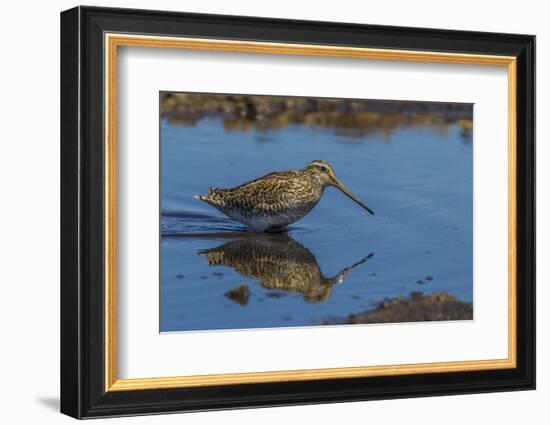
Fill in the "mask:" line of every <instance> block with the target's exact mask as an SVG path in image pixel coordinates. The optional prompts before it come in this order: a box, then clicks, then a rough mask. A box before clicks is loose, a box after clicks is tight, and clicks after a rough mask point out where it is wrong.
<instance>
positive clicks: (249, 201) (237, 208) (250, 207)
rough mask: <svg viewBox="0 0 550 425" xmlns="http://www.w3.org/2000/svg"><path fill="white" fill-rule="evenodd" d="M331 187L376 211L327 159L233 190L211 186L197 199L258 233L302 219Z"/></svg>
mask: <svg viewBox="0 0 550 425" xmlns="http://www.w3.org/2000/svg"><path fill="white" fill-rule="evenodd" d="M327 186H334V187H336V188H338V189H339V190H340V191H342V192H343V193H344V194H345V195H346V196H348V197H349V198H351V199H352V200H353V201H355V202H356V203H358V204H359V205H361V206H362V207H363V208H364V209H366V210H367V211H368V212H369V213H370V214H374V212H373V211H372V210H371V209H370V208H368V207H367V206H366V205H365V204H363V203H362V202H361V201H359V199H357V198H356V197H355V195H353V194H352V193H351V192H350V191H349V190H348V189H346V187H345V186H344V185H343V184H342V183H340V181H339V180H338V179H337V178H336V175H335V173H334V170H333V169H332V167H331V165H330V164H329V163H328V162H326V161H323V160H315V161H312V162H310V163H309V164H308V165H307V166H306V167H305V168H303V169H301V170H289V171H278V172H274V173H270V174H267V175H265V176H263V177H260V178H257V179H254V180H251V181H248V182H246V183H243V184H241V185H239V186H236V187H233V188H229V189H218V188H211V189H210V190H209V191H208V193H207V194H206V195H199V196H197V197H196V198H197V199H200V200H201V201H204V202H207V203H208V204H210V205H212V206H213V207H215V208H217V209H218V210H220V211H221V212H222V213H224V214H225V215H227V216H228V217H230V218H232V219H234V220H237V221H239V222H241V223H243V224H245V225H246V226H247V227H248V229H249V230H251V231H255V232H264V231H279V230H283V229H285V228H286V227H287V226H288V225H289V224H292V223H294V222H295V221H297V220H299V219H301V218H302V217H303V216H305V215H306V214H307V213H309V212H310V211H311V210H312V209H313V207H314V206H315V205H316V204H317V202H319V200H320V199H321V196H322V195H323V191H324V189H325V188H326V187H327Z"/></svg>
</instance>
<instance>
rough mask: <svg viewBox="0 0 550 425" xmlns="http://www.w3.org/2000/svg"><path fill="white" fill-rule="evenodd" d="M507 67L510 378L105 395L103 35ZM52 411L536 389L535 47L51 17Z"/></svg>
mask: <svg viewBox="0 0 550 425" xmlns="http://www.w3.org/2000/svg"><path fill="white" fill-rule="evenodd" d="M105 32H118V33H139V34H142V33H144V34H155V35H168V36H178V37H180V36H185V37H203V38H216V39H232V40H258V41H265V42H275V43H308V44H319V45H331V46H348V47H350V46H351V47H370V48H383V49H400V50H422V51H433V52H450V53H479V54H486V55H507V56H514V57H516V58H517V312H516V313H517V339H516V341H517V351H516V352H517V367H516V368H514V369H503V370H484V371H473V372H472V371H470V372H452V373H429V374H425V373H423V374H416V375H403V376H383V377H369V378H346V379H328V380H312V381H300V382H272V383H261V384H246V385H226V386H209V387H194V388H172V389H157V390H142V391H117V392H106V391H105V385H104V379H105V374H104V370H105V361H104V353H105V343H104V332H105V326H104V321H103V318H104V309H105V303H104V297H105V293H104V286H103V279H104V270H105V264H104V231H103V229H104V226H105V218H104V187H105V186H104V175H105V174H104V173H105V168H104V167H105V165H104V160H103V158H104V155H105V152H104V146H103V143H102V140H103V135H104V122H103V120H104V115H103V112H104V105H105V99H104V91H103V87H104V84H105V81H104V69H103V63H104V62H103V61H104V54H105V52H104V49H105V46H104V33H105ZM61 195H62V198H61V412H62V413H65V414H67V415H70V416H73V417H75V418H92V417H105V416H120V415H137V414H152V413H163V412H184V411H201V410H216V409H232V408H242V407H259V406H279V405H297V404H312V403H328V402H343V401H353V400H374V399H387V398H403V397H418V396H435V395H450V394H466V393H482V392H494V391H512V390H529V389H534V388H535V37H534V36H531V35H518V34H498V33H480V32H469V31H450V30H433V29H420V28H406V27H390V26H374V25H356V24H347V23H346V24H344V23H332V22H330V23H329V22H313V21H296V20H283V19H264V18H252V17H240V16H220V15H203V14H190V13H176V12H162V11H145V10H131V9H111V8H96V7H76V8H74V9H70V10H68V11H65V12H62V13H61Z"/></svg>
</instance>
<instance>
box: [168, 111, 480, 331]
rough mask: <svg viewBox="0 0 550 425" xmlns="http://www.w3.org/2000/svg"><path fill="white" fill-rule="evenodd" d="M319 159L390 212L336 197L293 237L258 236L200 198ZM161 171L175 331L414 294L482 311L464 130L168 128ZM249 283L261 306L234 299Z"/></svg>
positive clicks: (332, 313) (312, 316)
mask: <svg viewBox="0 0 550 425" xmlns="http://www.w3.org/2000/svg"><path fill="white" fill-rule="evenodd" d="M313 159H324V160H327V161H329V162H330V163H331V165H332V166H333V167H334V169H335V171H336V175H337V176H338V178H339V179H340V181H342V182H343V183H344V184H345V185H346V186H347V187H348V188H349V189H350V190H351V191H352V192H353V193H355V194H356V195H357V196H358V197H359V198H360V199H362V200H364V201H365V203H366V204H367V205H368V206H369V207H370V208H372V209H373V210H374V211H375V212H376V215H375V216H371V215H368V214H367V213H366V212H365V210H363V209H362V208H360V207H359V206H358V205H356V204H355V203H353V202H352V201H351V200H350V199H349V198H347V197H346V196H344V195H343V194H342V193H340V192H339V191H337V190H336V189H334V188H328V189H327V190H326V191H325V194H324V195H323V198H322V199H321V201H320V202H319V204H318V205H317V206H316V207H315V208H314V209H313V211H312V212H311V213H309V214H308V215H307V216H306V217H304V218H303V219H302V220H300V221H298V222H297V223H295V224H294V225H292V226H290V227H289V231H288V232H287V233H286V234H282V235H258V234H251V233H248V232H246V230H245V229H244V227H243V226H242V225H240V224H239V223H236V222H234V221H232V220H230V219H229V218H227V217H225V216H224V215H223V214H221V213H220V212H218V211H217V210H215V209H214V208H212V207H210V206H208V205H207V204H204V203H202V202H200V201H198V200H196V199H194V198H193V195H196V194H200V193H206V191H207V190H208V188H209V187H211V186H216V187H231V186H235V185H237V184H241V183H243V182H245V181H247V180H250V179H252V178H256V177H259V176H262V175H264V174H267V173H268V172H271V171H275V170H285V169H293V168H302V167H304V166H305V165H306V164H307V163H308V162H310V161H311V160H313ZM161 170H162V171H161V173H162V175H161V231H162V238H161V288H160V289H161V292H160V294H161V315H160V330H161V331H163V332H166V331H185V330H206V329H242V328H260V327H280V326H309V325H317V324H322V323H323V322H324V321H326V320H328V319H332V318H335V317H342V316H346V315H349V314H352V313H358V312H361V311H365V310H368V309H371V308H374V307H376V305H378V303H380V302H381V301H382V300H384V298H388V297H396V296H399V295H408V294H410V293H411V292H413V291H422V292H424V293H432V292H440V291H446V292H448V293H449V294H452V295H455V296H457V297H458V298H460V299H461V300H464V301H466V302H471V301H472V292H473V285H472V141H471V136H469V135H464V134H463V131H462V130H461V129H460V128H459V127H458V126H453V125H449V126H448V127H446V128H444V129H443V128H432V127H400V128H398V129H397V130H395V131H392V132H391V133H386V134H385V133H383V132H380V134H368V135H353V134H349V132H342V131H338V129H327V128H316V127H308V126H302V125H290V126H288V127H285V128H284V129H280V130H272V131H257V130H253V129H252V130H250V131H226V130H225V129H224V125H223V122H222V121H221V120H220V119H215V118H209V119H203V120H201V121H199V122H198V123H197V124H195V125H193V126H182V125H171V124H170V123H168V122H167V121H166V120H163V121H162V122H161ZM427 276H430V277H431V279H428V280H427V279H426V277H427ZM419 281H420V282H419ZM243 284H246V285H247V286H248V298H246V297H245V296H244V295H243V294H242V293H241V294H240V295H239V294H237V295H236V296H233V297H229V296H227V295H226V293H227V292H228V291H230V290H232V289H234V288H236V287H238V286H240V285H243ZM245 301H246V302H245Z"/></svg>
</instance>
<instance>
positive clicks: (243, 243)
mask: <svg viewBox="0 0 550 425" xmlns="http://www.w3.org/2000/svg"><path fill="white" fill-rule="evenodd" d="M199 254H200V255H202V256H204V257H206V259H207V261H208V265H209V266H225V267H231V268H233V269H234V270H235V271H236V272H238V273H239V274H241V275H242V276H244V277H249V278H253V279H258V280H259V281H260V285H261V286H262V287H263V288H265V289H269V290H277V291H291V292H299V293H301V294H302V295H303V296H304V299H305V300H306V301H309V302H319V301H324V300H326V299H328V297H329V296H330V294H331V291H332V287H333V286H334V285H335V284H338V283H342V282H343V280H344V278H345V277H346V276H347V275H348V274H349V273H350V272H351V271H352V270H353V269H354V268H356V267H358V266H359V265H361V264H363V263H365V262H367V261H368V260H369V259H370V258H371V257H372V256H373V255H374V254H372V253H371V254H369V255H367V256H366V257H364V258H363V259H361V260H360V261H358V262H357V263H355V264H353V265H351V266H349V267H346V268H345V269H343V270H342V271H340V272H339V273H338V274H336V275H335V276H333V277H325V276H324V275H323V273H322V272H321V269H320V267H319V264H318V263H317V260H316V258H315V256H314V255H313V254H312V253H311V251H309V250H308V249H307V248H306V247H304V246H303V245H302V244H301V243H299V242H297V241H296V240H294V239H293V238H291V237H290V236H288V234H253V235H250V236H245V237H241V238H237V239H235V240H233V241H230V242H227V243H225V244H223V245H220V246H218V247H216V248H212V249H207V250H203V251H199Z"/></svg>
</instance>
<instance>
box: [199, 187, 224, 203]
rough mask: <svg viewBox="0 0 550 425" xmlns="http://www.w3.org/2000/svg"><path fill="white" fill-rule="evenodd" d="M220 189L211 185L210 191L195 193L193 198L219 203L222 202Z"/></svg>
mask: <svg viewBox="0 0 550 425" xmlns="http://www.w3.org/2000/svg"><path fill="white" fill-rule="evenodd" d="M218 191H219V189H218V188H216V187H211V188H210V189H208V193H207V194H205V195H194V196H193V198H195V199H198V200H199V201H203V202H207V203H209V204H210V205H215V206H217V205H219V204H220V203H221V202H220V201H221V199H220V196H219V193H218Z"/></svg>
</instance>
